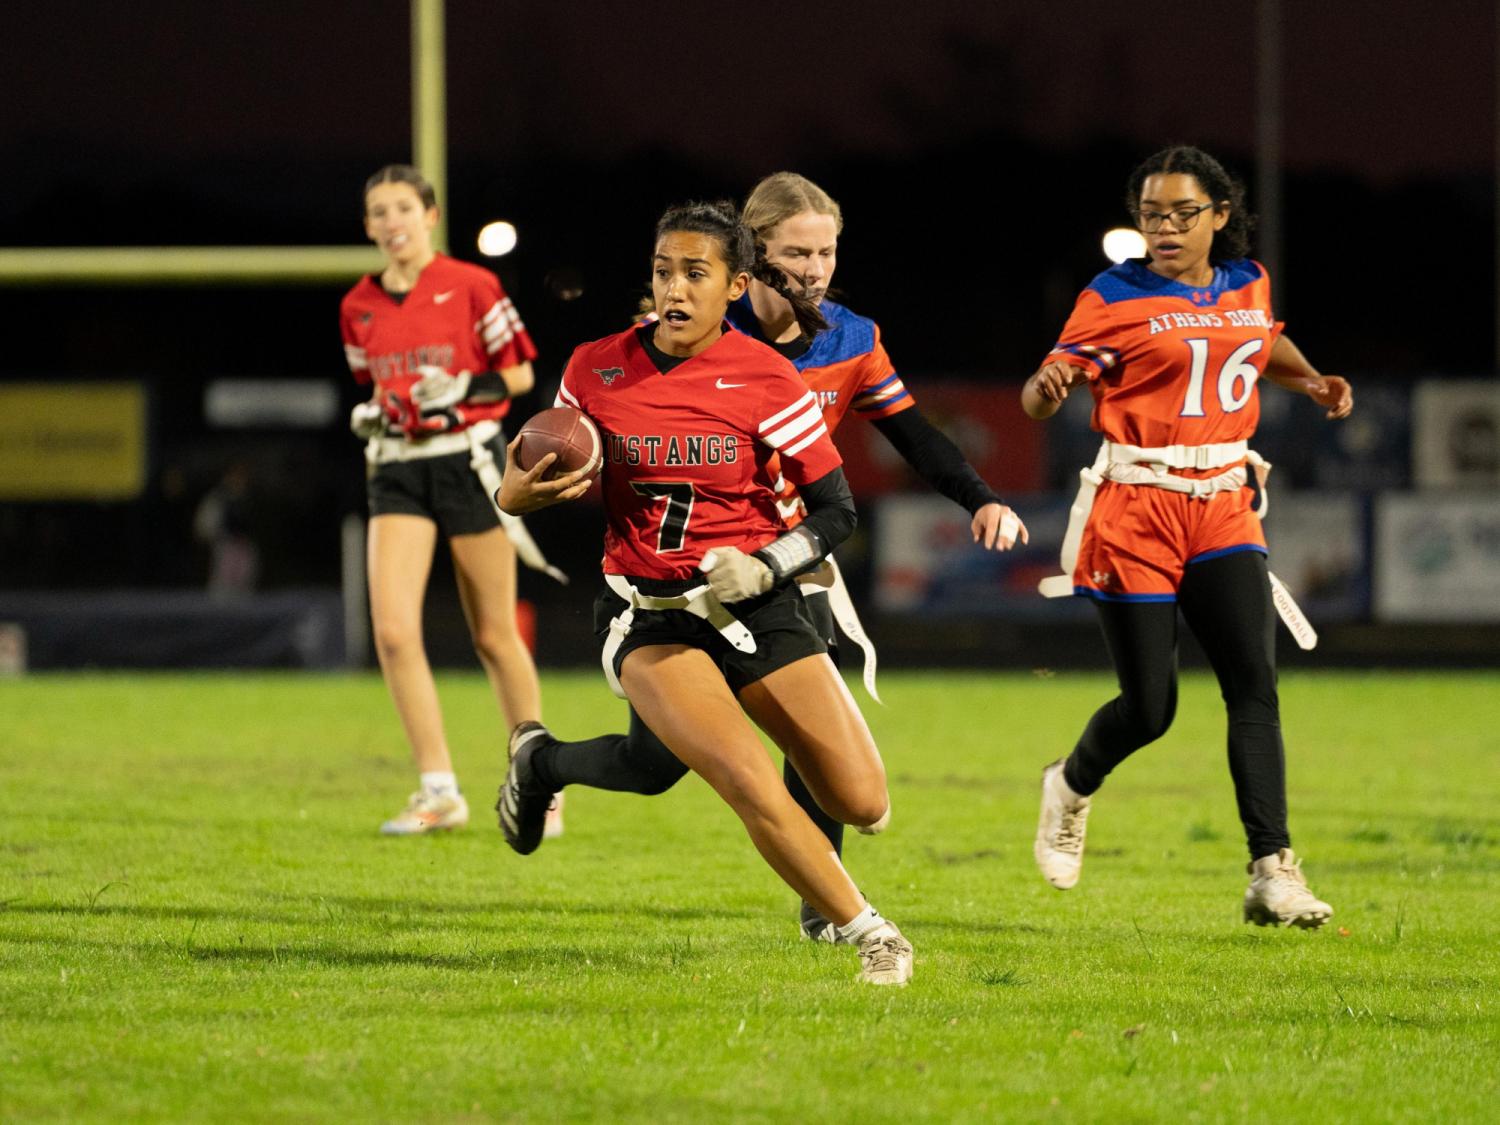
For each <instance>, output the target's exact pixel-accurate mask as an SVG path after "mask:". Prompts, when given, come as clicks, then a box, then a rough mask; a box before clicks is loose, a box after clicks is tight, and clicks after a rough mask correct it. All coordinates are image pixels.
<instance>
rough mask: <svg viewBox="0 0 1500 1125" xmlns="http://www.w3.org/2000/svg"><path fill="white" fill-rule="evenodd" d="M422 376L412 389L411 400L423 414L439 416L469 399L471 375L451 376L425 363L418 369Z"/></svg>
mask: <svg viewBox="0 0 1500 1125" xmlns="http://www.w3.org/2000/svg"><path fill="white" fill-rule="evenodd" d="M417 374H418V375H420V376H422V378H421V379H419V380H417V382H416V384H415V385H414V386H413V387H412V389H411V400H412V402H414V403H415V404H416V407H417V410H418V411H420V412H421V413H423V414H437V413H440V412H441V411H444V410H448V409H451V408H452V407H455V406H457V405H458V404H459V403H461V402H463V400H464V399H466V398H468V397H469V373H468V372H467V371H460V372H459V373H458V374H457V375H449V374H448V372H446V371H444V370H443V369H442V368H441V367H434V366H433V365H432V364H427V363H424V364H423V365H422V366H421V367H418V368H417Z"/></svg>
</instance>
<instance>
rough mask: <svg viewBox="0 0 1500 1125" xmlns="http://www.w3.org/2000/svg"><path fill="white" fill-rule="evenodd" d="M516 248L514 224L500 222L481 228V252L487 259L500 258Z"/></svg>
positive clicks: (487, 224)
mask: <svg viewBox="0 0 1500 1125" xmlns="http://www.w3.org/2000/svg"><path fill="white" fill-rule="evenodd" d="M515 248H516V228H515V224H514V223H507V222H505V221H504V220H500V221H497V222H493V223H485V224H484V226H482V227H480V228H479V252H480V253H481V254H483V255H484V256H485V257H487V258H499V257H502V256H504V255H506V254H509V253H510V252H511V251H512V250H514V249H515Z"/></svg>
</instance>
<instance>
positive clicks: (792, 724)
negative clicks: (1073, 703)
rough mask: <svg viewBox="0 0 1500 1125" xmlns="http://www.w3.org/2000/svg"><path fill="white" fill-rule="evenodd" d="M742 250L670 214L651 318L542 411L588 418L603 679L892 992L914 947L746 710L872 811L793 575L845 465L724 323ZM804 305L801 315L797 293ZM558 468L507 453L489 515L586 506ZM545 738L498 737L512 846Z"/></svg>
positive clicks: (817, 782)
mask: <svg viewBox="0 0 1500 1125" xmlns="http://www.w3.org/2000/svg"><path fill="white" fill-rule="evenodd" d="M755 258H756V252H755V243H754V239H753V236H752V235H751V232H750V231H749V229H748V228H746V227H745V226H743V225H742V224H741V223H740V222H739V219H738V216H737V215H736V213H735V209H734V206H733V204H730V203H723V204H688V205H686V206H683V207H677V208H673V209H671V210H669V211H668V212H667V213H666V214H665V215H663V216H662V218H661V220H660V222H659V223H658V224H657V232H656V244H655V252H654V255H653V258H652V272H653V280H652V296H653V298H654V301H655V305H656V311H657V314H658V318H659V319H657V320H655V321H654V322H648V323H644V324H640V325H637V326H635V327H632V328H630V329H627V330H626V331H624V332H622V333H619V334H618V335H615V336H609V337H606V338H604V339H602V340H598V341H595V342H594V343H591V344H585V345H583V346H582V347H580V348H578V350H577V351H575V352H574V353H573V357H572V359H571V360H570V361H569V362H568V366H567V370H566V371H565V372H564V373H563V379H562V386H561V388H560V389H559V391H558V396H557V397H558V402H559V403H560V404H567V405H570V406H573V407H576V408H577V409H579V410H581V411H583V412H584V413H585V414H587V415H588V416H589V417H590V418H591V419H592V420H593V422H594V424H595V425H596V426H597V427H598V430H599V434H600V437H601V438H602V440H603V443H604V469H603V476H602V490H603V501H604V509H605V515H606V518H607V530H606V532H605V539H604V574H605V586H606V588H605V590H604V592H603V593H602V594H601V595H600V596H599V599H598V600H597V601H596V602H595V628H596V632H597V633H598V634H599V637H600V640H601V642H602V643H603V663H604V670H605V674H606V676H607V678H608V679H609V681H610V685H611V687H613V688H615V690H616V691H617V693H618V694H621V695H623V696H624V697H625V698H626V699H628V700H629V701H630V704H631V708H632V711H633V713H635V714H637V715H638V716H639V719H640V721H642V722H643V723H644V724H646V726H647V727H648V728H649V729H650V730H652V731H654V732H655V733H656V734H657V735H659V736H660V739H661V741H662V743H663V744H664V745H665V746H666V747H668V748H670V751H671V753H672V754H673V755H675V758H676V759H677V760H679V761H680V762H682V763H684V764H685V765H687V766H688V767H690V768H691V769H692V770H693V771H694V772H696V773H698V774H699V775H700V776H702V777H703V778H704V780H706V781H707V782H708V783H709V784H710V785H711V786H712V787H713V788H714V789H715V791H716V792H718V793H719V795H720V796H721V797H723V798H724V800H725V802H726V803H728V804H729V805H730V807H731V808H733V809H734V811H735V812H736V813H737V814H738V815H739V817H740V819H741V820H742V821H743V823H744V825H745V829H746V831H747V832H748V833H749V835H750V838H751V840H752V841H753V842H754V844H755V846H756V848H757V849H758V850H759V851H760V853H761V855H762V856H764V857H765V859H766V861H767V862H768V863H769V864H770V865H771V866H772V867H773V868H774V869H775V871H776V872H777V874H778V875H780V876H781V877H782V879H784V880H785V881H786V883H787V884H788V885H789V886H790V887H791V888H792V889H793V890H795V891H796V892H797V893H798V894H799V895H801V896H802V899H803V901H805V902H809V903H812V904H813V905H814V907H815V908H816V909H817V910H818V911H819V912H820V914H821V915H822V916H823V917H825V918H827V919H829V920H830V922H831V923H832V924H833V925H834V926H835V928H836V930H837V932H838V934H839V935H840V937H841V938H843V939H844V940H845V941H846V942H848V943H850V944H853V945H856V946H857V947H858V949H859V956H860V960H861V962H862V966H863V967H862V971H861V978H862V979H864V980H867V981H870V982H871V983H876V984H904V983H905V982H906V981H907V979H909V977H910V976H911V966H912V950H911V946H910V944H908V943H907V942H906V940H905V939H904V938H903V937H902V936H901V934H900V932H899V931H898V930H897V929H896V927H895V926H893V925H892V924H891V923H889V922H888V921H886V920H885V919H883V918H881V917H880V915H879V914H878V913H877V912H876V911H875V910H874V908H873V907H871V906H870V905H869V904H868V903H867V902H866V901H865V900H864V897H863V896H862V895H861V894H860V893H859V891H858V889H857V888H856V887H855V885H854V883H853V882H852V881H851V880H850V878H849V875H848V873H847V872H846V871H845V870H844V867H843V865H842V864H841V863H840V862H839V860H838V857H836V856H835V855H834V854H833V853H832V851H831V850H830V849H829V848H828V845H827V841H826V840H825V839H824V837H823V835H822V834H821V833H820V832H819V831H818V829H817V827H816V826H815V825H814V824H813V822H812V821H811V820H810V819H809V818H808V816H807V814H806V813H805V812H804V811H803V810H802V809H801V808H799V807H798V805H797V804H796V802H795V801H793V800H792V797H791V795H790V794H789V793H788V792H787V789H786V787H785V786H784V785H783V784H782V782H781V779H780V778H779V777H778V776H777V774H776V770H775V768H774V767H773V766H772V764H771V762H770V759H769V758H768V757H767V755H766V753H765V749H764V748H763V747H762V745H761V743H760V740H759V738H758V737H757V735H756V732H755V730H754V728H753V727H752V726H751V724H750V722H749V721H747V719H746V716H747V715H748V716H749V717H750V718H751V719H753V720H754V721H755V723H756V724H757V725H758V726H759V727H760V728H761V729H762V730H764V731H766V732H767V733H768V734H769V735H770V736H771V738H772V739H773V740H774V741H775V742H776V744H777V745H778V746H779V747H780V748H781V749H782V750H783V752H784V753H785V754H786V755H787V757H788V758H789V759H791V760H793V761H795V762H796V763H797V765H798V768H799V769H800V771H801V772H802V775H803V776H804V777H805V778H807V779H808V784H809V786H810V787H811V788H812V789H814V790H815V791H816V793H817V796H818V800H819V802H820V803H821V804H822V806H823V807H824V808H827V809H829V810H831V811H833V812H834V813H836V814H838V815H839V816H840V817H842V818H843V819H846V820H849V821H851V822H852V823H855V824H863V825H869V824H874V823H876V822H878V821H880V820H882V819H883V818H884V817H885V815H886V813H887V811H888V809H889V805H890V799H889V795H888V793H887V791H886V783H885V769H884V766H883V765H882V764H881V761H880V753H879V751H878V750H877V749H876V748H875V743H874V740H873V739H872V738H871V736H870V732H869V728H868V727H867V726H866V725H865V721H864V717H863V716H862V715H861V714H860V713H859V709H858V708H857V707H856V706H855V705H854V701H853V699H852V698H851V697H850V695H849V692H848V690H847V689H846V688H845V687H844V684H843V681H842V680H841V679H839V676H838V672H837V670H836V669H835V668H834V666H833V663H832V662H831V661H830V660H829V658H828V655H827V648H826V646H825V644H824V642H823V639H822V638H821V637H820V636H819V635H818V633H817V631H816V630H815V629H814V628H813V625H812V622H811V620H810V619H809V617H808V615H807V612H806V610H805V608H804V605H803V598H802V595H801V594H800V593H799V592H798V589H797V581H796V580H797V577H798V576H799V575H800V574H802V573H805V572H808V571H810V570H813V569H815V568H816V567H817V566H818V565H819V564H820V563H821V562H822V561H823V560H824V559H825V558H826V557H827V556H828V554H829V553H830V552H831V551H832V550H833V549H834V548H835V547H837V546H838V545H839V544H840V543H841V542H843V541H844V539H845V538H846V537H847V536H848V534H849V533H850V532H851V531H852V530H853V529H854V521H855V513H854V499H853V497H852V496H850V494H849V486H848V483H847V482H846V481H845V479H844V473H843V469H842V467H841V459H840V457H839V454H838V451H837V450H836V449H835V448H834V447H833V442H832V441H831V440H830V438H829V436H828V426H827V424H826V422H825V421H824V419H823V415H822V413H821V412H820V410H819V409H818V404H817V400H816V397H815V396H814V395H813V394H812V393H811V392H810V391H809V390H808V389H807V387H806V385H805V384H804V383H803V382H802V380H801V378H800V377H799V376H798V374H797V371H796V369H795V368H793V367H792V365H791V364H790V363H788V362H787V361H786V360H785V359H783V358H782V357H780V356H778V355H777V354H776V353H775V351H773V350H772V349H771V348H769V347H766V346H765V345H764V344H762V343H760V342H758V341H756V340H753V339H751V338H750V337H749V336H747V335H745V334H744V333H741V332H735V331H732V330H730V329H728V328H726V326H725V324H724V314H725V311H726V309H727V307H728V305H729V303H730V302H731V301H733V300H734V299H735V298H737V297H739V296H740V295H741V294H743V293H744V291H745V289H746V287H747V286H748V285H749V283H750V275H749V272H748V271H749V269H750V268H751V267H752V263H753V262H754V260H755ZM800 306H801V312H802V314H803V315H804V316H806V317H809V318H817V311H816V308H815V307H814V306H813V305H812V304H811V302H807V301H801V302H800ZM772 457H777V458H778V459H779V461H780V463H781V469H782V472H783V473H784V475H785V476H786V479H787V480H789V481H792V482H793V483H794V484H796V486H797V487H798V489H799V491H800V493H801V496H802V498H803V501H804V505H805V509H806V512H805V516H804V518H803V520H802V521H801V522H800V523H799V524H797V526H796V527H791V528H789V527H788V525H787V522H786V521H785V520H784V519H783V518H782V517H781V514H780V512H779V511H778V508H777V504H776V497H775V494H774V492H773V491H772V489H771V486H770V479H769V475H768V472H767V465H768V463H769V461H770V460H771V458H772ZM554 459H555V458H554V456H553V455H552V454H548V455H547V456H546V457H543V458H542V459H541V461H539V462H538V463H537V464H536V465H535V466H533V467H532V468H531V470H529V471H528V472H525V473H522V472H520V471H519V470H518V469H517V468H516V467H515V465H514V443H513V444H512V447H511V461H510V463H509V464H508V466H507V468H508V471H507V472H506V474H505V477H504V482H503V483H502V485H501V489H500V506H501V507H502V508H503V509H504V510H505V511H508V512H512V513H516V514H519V513H521V512H525V511H531V510H534V509H535V508H538V507H542V506H545V505H546V504H548V503H554V502H556V501H558V500H568V499H574V498H576V497H577V496H579V495H582V493H583V492H584V491H585V490H586V489H587V488H588V483H587V482H586V481H584V480H583V476H582V472H581V471H580V472H578V473H573V474H568V475H565V476H563V477H560V478H559V479H558V480H556V481H552V482H548V481H545V480H542V479H541V478H542V476H543V474H545V472H546V470H547V468H548V467H549V466H550V464H551V463H552V461H553V460H554ZM705 575H706V578H705ZM545 734H546V731H545V728H543V727H541V726H540V725H539V724H522V725H521V726H520V727H518V728H517V729H516V731H515V732H514V733H513V734H512V738H511V750H512V756H511V766H510V770H509V773H508V775H507V777H506V782H505V785H504V786H503V787H502V789H501V792H500V800H499V802H498V805H497V808H498V811H499V813H500V823H501V827H502V828H503V829H504V831H505V834H506V839H507V840H508V841H509V842H510V843H511V845H512V846H513V847H515V848H516V850H517V851H520V852H522V853H525V852H529V851H531V850H532V849H534V848H535V847H536V846H537V844H539V843H540V841H541V838H542V825H543V820H544V818H545V814H546V809H547V804H548V801H549V800H550V797H551V794H552V792H553V791H554V790H555V788H556V784H555V783H554V782H553V781H552V780H550V779H549V778H546V777H544V776H540V775H541V774H542V769H540V768H538V765H539V764H538V761H537V759H536V755H535V754H534V753H533V750H534V747H535V744H536V743H537V742H539V741H541V739H542V738H543V737H544V736H545Z"/></svg>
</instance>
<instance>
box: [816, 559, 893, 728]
mask: <svg viewBox="0 0 1500 1125" xmlns="http://www.w3.org/2000/svg"><path fill="white" fill-rule="evenodd" d="M824 565H825V566H826V567H827V568H828V571H829V575H830V579H831V580H830V581H826V582H825V581H821V580H813V581H804V582H802V583H801V584H800V587H799V588H800V589H801V591H802V594H803V596H804V597H812V596H813V595H814V594H820V593H822V592H824V590H826V591H827V593H828V608H829V610H830V611H832V613H833V620H834V621H835V622H836V623H837V624H838V627H839V632H840V633H843V634H844V636H846V637H848V638H849V639H850V640H851V641H853V642H854V643H855V644H857V645H858V646H859V648H860V651H861V652H862V653H864V657H865V668H864V684H865V691H866V692H868V693H869V696H870V698H871V699H873V700H874V701H875V702H876V703H880V704H881V705H882V706H884V701H883V700H882V699H881V698H880V692H878V691H877V690H876V689H875V672H876V669H877V667H878V665H879V661H878V659H877V658H876V655H875V642H874V641H872V640H871V639H870V636H869V634H868V633H866V632H865V627H864V623H863V622H862V621H860V619H859V611H858V610H857V609H855V608H854V599H853V598H851V597H850V596H849V587H848V586H846V585H844V572H843V571H841V570H839V564H838V563H837V562H836V561H835V560H834V558H833V556H832V555H829V556H828V558H827V559H825V560H824ZM822 569H823V568H822V567H819V568H818V570H817V571H814V572H813V573H814V574H820V573H821V572H822ZM805 577H808V578H810V577H811V576H805Z"/></svg>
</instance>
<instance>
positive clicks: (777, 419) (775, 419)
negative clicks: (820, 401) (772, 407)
mask: <svg viewBox="0 0 1500 1125" xmlns="http://www.w3.org/2000/svg"><path fill="white" fill-rule="evenodd" d="M809 402H811V403H814V404H816V403H817V399H815V398H813V393H812V391H808V392H807V393H806V394H805V395H803V396H802V397H801V398H799V399H798V400H797V401H796V402H794V403H792V405H791V406H788V407H787V408H786V409H785V410H783V411H781V412H780V413H777V414H773V415H771V416H770V417H769V418H767V419H766V420H765V421H764V422H762V423H761V424H760V432H761V433H765V432H766V431H767V430H769V429H771V428H772V427H775V426H779V425H780V424H781V423H782V422H784V421H785V420H786V419H787V418H788V417H790V416H791V415H793V414H795V413H797V411H799V410H802V409H805V408H806V406H807V404H808V403H809Z"/></svg>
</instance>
